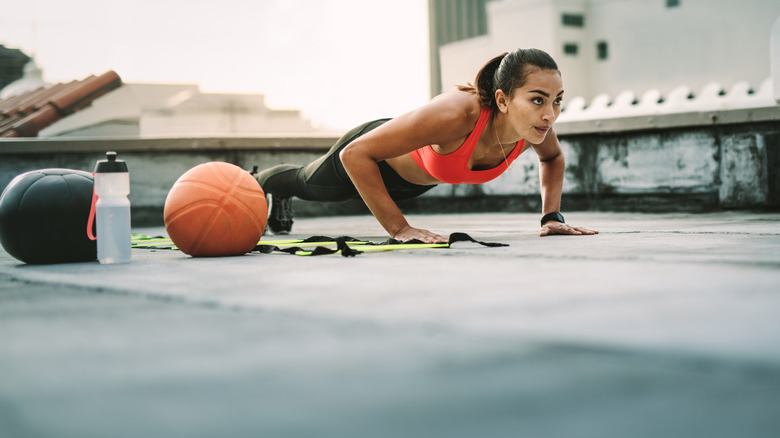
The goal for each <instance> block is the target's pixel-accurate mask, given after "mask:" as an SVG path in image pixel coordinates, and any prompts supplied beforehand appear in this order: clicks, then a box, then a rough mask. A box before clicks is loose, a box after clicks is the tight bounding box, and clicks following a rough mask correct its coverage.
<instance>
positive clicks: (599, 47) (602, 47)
mask: <svg viewBox="0 0 780 438" xmlns="http://www.w3.org/2000/svg"><path fill="white" fill-rule="evenodd" d="M596 57H597V58H598V60H599V61H603V60H605V59H607V58H609V45H607V42H606V41H599V42H598V43H596Z"/></svg>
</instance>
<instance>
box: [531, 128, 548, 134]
mask: <svg viewBox="0 0 780 438" xmlns="http://www.w3.org/2000/svg"><path fill="white" fill-rule="evenodd" d="M534 129H536V132H538V133H539V134H541V135H545V134H547V131H549V130H550V128H549V127H547V128H545V127H539V126H534Z"/></svg>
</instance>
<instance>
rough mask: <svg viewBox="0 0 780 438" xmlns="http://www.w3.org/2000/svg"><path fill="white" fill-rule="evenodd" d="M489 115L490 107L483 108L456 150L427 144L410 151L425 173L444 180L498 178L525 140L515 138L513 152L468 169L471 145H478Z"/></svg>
mask: <svg viewBox="0 0 780 438" xmlns="http://www.w3.org/2000/svg"><path fill="white" fill-rule="evenodd" d="M489 118H490V110H489V109H487V108H482V111H480V113H479V119H478V120H477V124H476V125H475V126H474V130H473V131H471V134H469V137H468V138H467V139H466V141H465V142H463V144H462V145H461V146H460V147H459V148H458V149H457V150H456V151H455V152H452V153H450V154H447V155H441V154H438V153H436V151H434V150H433V148H432V147H431V146H430V145H428V146H425V147H422V148H420V149H417V150H414V151H412V152H411V155H412V159H413V160H414V162H415V163H417V165H418V166H420V169H422V170H423V171H425V173H427V174H428V175H430V176H432V177H434V178H436V179H438V180H439V181H441V182H445V183H447V184H482V183H485V182H488V181H490V180H493V179H495V178H497V177H498V176H499V175H501V174H502V173H504V171H505V170H507V169H508V168H509V165H510V164H512V162H513V161H515V159H516V158H517V157H518V156H519V155H520V152H522V151H523V143H524V140H520V141H518V142H517V144H516V145H515V147H514V149H513V150H512V152H510V153H509V155H507V157H506V162H504V163H501V164H499V165H498V166H496V167H494V168H492V169H485V170H471V169H469V167H468V166H469V159H470V158H471V153H472V152H474V147H476V146H477V141H479V136H480V135H481V134H482V131H483V130H484V129H485V125H487V122H488V119H489Z"/></svg>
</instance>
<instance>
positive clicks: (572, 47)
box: [563, 43, 580, 56]
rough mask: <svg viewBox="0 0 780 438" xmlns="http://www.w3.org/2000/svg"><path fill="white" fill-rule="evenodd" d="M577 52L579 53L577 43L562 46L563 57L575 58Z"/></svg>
mask: <svg viewBox="0 0 780 438" xmlns="http://www.w3.org/2000/svg"><path fill="white" fill-rule="evenodd" d="M579 51H580V47H579V46H578V45H577V43H564V44H563V53H564V54H565V55H571V56H576V55H577V53H578V52H579Z"/></svg>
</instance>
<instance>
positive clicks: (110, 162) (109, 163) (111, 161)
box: [95, 151, 127, 173]
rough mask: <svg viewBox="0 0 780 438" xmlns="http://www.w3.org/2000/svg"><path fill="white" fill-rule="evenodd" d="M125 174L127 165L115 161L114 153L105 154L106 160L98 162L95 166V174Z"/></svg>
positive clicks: (120, 161)
mask: <svg viewBox="0 0 780 438" xmlns="http://www.w3.org/2000/svg"><path fill="white" fill-rule="evenodd" d="M119 172H127V163H125V162H124V161H122V160H117V159H116V152H113V151H111V152H106V159H105V160H101V161H98V162H97V164H96V165H95V173H119Z"/></svg>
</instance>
